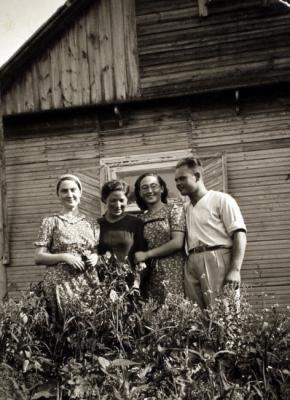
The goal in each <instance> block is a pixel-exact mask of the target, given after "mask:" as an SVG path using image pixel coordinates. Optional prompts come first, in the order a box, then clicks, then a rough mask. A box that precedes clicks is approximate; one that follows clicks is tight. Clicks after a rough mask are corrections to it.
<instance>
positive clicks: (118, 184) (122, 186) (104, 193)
mask: <svg viewBox="0 0 290 400" xmlns="http://www.w3.org/2000/svg"><path fill="white" fill-rule="evenodd" d="M118 190H120V191H121V192H124V194H125V196H126V197H128V194H129V191H130V187H129V185H128V183H127V182H125V181H121V180H117V179H113V180H111V181H108V182H106V183H105V184H104V185H103V186H102V190H101V199H102V202H103V203H106V201H107V198H108V197H109V195H110V194H111V193H112V192H116V191H118Z"/></svg>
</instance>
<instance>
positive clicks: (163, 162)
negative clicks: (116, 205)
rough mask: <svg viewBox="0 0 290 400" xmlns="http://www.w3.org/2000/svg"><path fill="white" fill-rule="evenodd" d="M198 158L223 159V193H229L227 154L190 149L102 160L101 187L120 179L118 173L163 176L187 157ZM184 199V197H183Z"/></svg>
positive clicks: (131, 206)
mask: <svg viewBox="0 0 290 400" xmlns="http://www.w3.org/2000/svg"><path fill="white" fill-rule="evenodd" d="M193 156H194V157H198V158H200V159H201V160H202V159H205V158H221V159H222V171H221V172H222V175H223V191H224V192H227V170H226V154H225V153H215V154H208V155H206V154H202V155H197V154H196V152H195V153H193V152H192V151H191V150H190V149H186V150H177V151H170V152H160V153H152V154H134V155H128V156H122V157H106V158H101V159H100V166H101V170H100V184H101V186H102V185H103V184H104V183H105V182H107V181H109V180H111V179H116V178H118V176H117V174H118V172H130V171H135V172H138V171H140V174H141V173H143V171H144V169H146V170H147V171H149V172H150V171H154V172H156V171H158V172H160V174H162V170H168V169H169V168H174V167H175V166H176V164H177V162H178V161H179V160H180V159H182V158H185V157H193ZM181 198H182V196H181ZM184 199H186V197H185V198H184ZM101 207H102V208H101V211H102V214H103V213H104V212H105V207H104V205H103V204H102V206H101ZM127 210H128V211H129V212H130V211H131V212H135V211H138V210H139V208H138V206H137V205H136V203H133V204H128V207H127Z"/></svg>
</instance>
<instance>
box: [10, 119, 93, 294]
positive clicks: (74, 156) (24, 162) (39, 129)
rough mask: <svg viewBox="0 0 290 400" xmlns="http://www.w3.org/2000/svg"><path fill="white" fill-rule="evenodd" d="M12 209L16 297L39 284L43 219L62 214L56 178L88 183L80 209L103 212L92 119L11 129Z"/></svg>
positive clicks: (44, 122)
mask: <svg viewBox="0 0 290 400" xmlns="http://www.w3.org/2000/svg"><path fill="white" fill-rule="evenodd" d="M5 134H6V162H7V203H8V220H9V237H10V258H11V260H10V265H9V266H8V267H7V275H8V282H9V283H8V290H9V293H10V294H12V295H13V296H15V295H16V294H17V293H16V292H17V291H19V290H24V289H27V288H28V287H29V285H30V283H32V282H37V281H39V280H40V278H41V276H42V273H43V268H42V267H40V266H35V265H34V261H33V256H34V246H33V242H34V241H35V240H36V237H37V233H38V228H39V225H40V222H41V219H42V218H43V217H44V216H47V215H51V214H52V213H54V212H57V211H58V210H59V201H58V199H57V196H56V193H55V185H56V180H57V177H58V176H60V175H62V174H63V173H66V172H72V173H75V174H76V175H78V176H79V177H80V179H81V181H82V183H83V189H84V190H83V197H82V201H81V209H82V210H83V211H85V212H86V213H87V214H89V215H91V216H93V217H97V216H99V211H100V204H99V203H100V195H99V186H100V182H99V156H98V154H99V152H98V135H97V132H96V123H95V121H94V118H93V116H83V117H79V119H78V120H76V119H73V118H71V117H70V118H69V119H64V120H61V119H60V120H58V121H56V120H50V121H49V119H48V118H47V117H46V118H45V119H44V120H42V121H41V120H39V121H35V122H34V123H31V122H29V120H28V121H26V122H25V121H24V122H21V123H20V122H19V123H17V124H13V125H9V124H6V130H5Z"/></svg>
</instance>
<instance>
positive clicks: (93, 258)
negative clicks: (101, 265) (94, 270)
mask: <svg viewBox="0 0 290 400" xmlns="http://www.w3.org/2000/svg"><path fill="white" fill-rule="evenodd" d="M98 259H99V256H98V254H95V253H93V254H90V255H88V256H87V260H86V264H87V265H88V266H89V267H95V266H96V265H97V263H98Z"/></svg>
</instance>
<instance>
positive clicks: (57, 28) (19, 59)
mask: <svg viewBox="0 0 290 400" xmlns="http://www.w3.org/2000/svg"><path fill="white" fill-rule="evenodd" d="M94 1H96V0H67V1H66V2H65V3H64V4H63V5H62V6H60V7H59V8H58V9H57V10H56V12H55V13H54V14H53V15H52V16H51V17H50V18H49V19H48V20H47V21H46V22H44V24H42V25H41V26H40V27H39V28H38V29H37V30H36V31H35V32H34V33H33V34H32V36H30V38H29V39H28V40H27V41H26V42H24V44H23V45H22V46H21V47H20V48H19V49H18V50H17V51H16V52H15V53H14V54H13V55H12V56H11V57H10V58H9V59H8V61H7V62H6V63H4V64H3V66H2V67H1V68H0V91H1V92H2V93H3V92H5V91H6V90H7V88H8V87H9V86H10V85H11V83H12V81H13V78H14V77H15V75H17V74H18V73H21V71H23V68H25V66H27V64H28V63H29V62H30V60H31V59H32V58H33V56H35V55H36V54H37V53H39V52H40V51H42V50H44V49H45V48H46V47H47V45H49V44H50V43H51V42H52V41H53V40H54V39H55V38H56V37H57V36H58V35H59V34H61V33H62V32H63V31H64V30H65V29H66V28H67V25H68V24H69V23H70V22H72V21H73V20H74V19H75V17H76V16H77V15H78V14H79V12H80V11H81V10H84V9H85V8H86V7H88V6H89V5H90V4H92V3H93V2H94Z"/></svg>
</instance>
